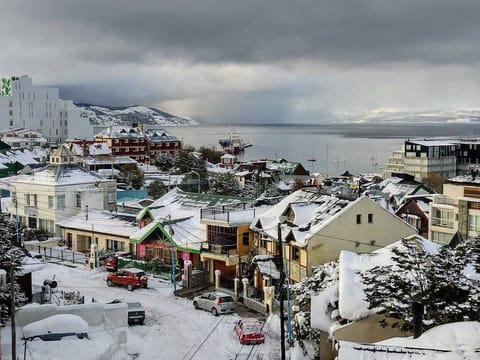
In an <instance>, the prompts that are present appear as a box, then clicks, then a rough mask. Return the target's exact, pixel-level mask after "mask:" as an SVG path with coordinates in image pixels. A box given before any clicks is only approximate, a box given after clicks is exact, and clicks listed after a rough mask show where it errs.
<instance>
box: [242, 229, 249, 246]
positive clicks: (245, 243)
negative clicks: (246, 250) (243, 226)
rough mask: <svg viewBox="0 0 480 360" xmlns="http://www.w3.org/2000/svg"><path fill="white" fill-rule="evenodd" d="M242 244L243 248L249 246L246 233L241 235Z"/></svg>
mask: <svg viewBox="0 0 480 360" xmlns="http://www.w3.org/2000/svg"><path fill="white" fill-rule="evenodd" d="M242 243H243V246H248V245H249V244H250V237H249V234H248V232H246V233H243V234H242Z"/></svg>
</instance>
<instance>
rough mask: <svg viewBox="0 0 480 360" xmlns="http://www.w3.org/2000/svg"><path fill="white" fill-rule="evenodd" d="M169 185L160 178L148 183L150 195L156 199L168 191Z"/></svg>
mask: <svg viewBox="0 0 480 360" xmlns="http://www.w3.org/2000/svg"><path fill="white" fill-rule="evenodd" d="M167 190H168V189H167V187H166V186H165V185H164V183H163V182H161V181H160V180H155V181H152V182H151V183H150V185H148V192H147V194H148V196H150V197H151V198H152V199H154V200H156V199H158V198H159V197H161V196H163V195H164V194H165V193H166V192H167Z"/></svg>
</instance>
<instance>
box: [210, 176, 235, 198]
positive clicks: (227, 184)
mask: <svg viewBox="0 0 480 360" xmlns="http://www.w3.org/2000/svg"><path fill="white" fill-rule="evenodd" d="M209 192H210V193H211V194H216V195H230V196H235V195H237V194H238V192H239V184H238V181H237V179H236V178H235V174H232V173H224V174H219V175H216V176H214V177H213V178H212V180H211V181H210V191H209Z"/></svg>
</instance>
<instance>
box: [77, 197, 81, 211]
mask: <svg viewBox="0 0 480 360" xmlns="http://www.w3.org/2000/svg"><path fill="white" fill-rule="evenodd" d="M80 207H82V195H81V194H77V208H80Z"/></svg>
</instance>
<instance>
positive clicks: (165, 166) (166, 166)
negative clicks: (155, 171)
mask: <svg viewBox="0 0 480 360" xmlns="http://www.w3.org/2000/svg"><path fill="white" fill-rule="evenodd" d="M174 163H175V160H174V159H173V157H172V156H171V155H170V154H166V153H162V154H160V155H159V156H157V157H156V158H155V166H156V167H158V168H159V169H160V170H161V171H169V170H170V169H171V168H172V167H173V165H174Z"/></svg>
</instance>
